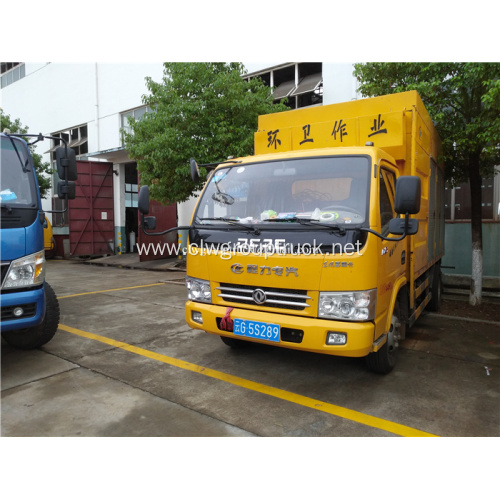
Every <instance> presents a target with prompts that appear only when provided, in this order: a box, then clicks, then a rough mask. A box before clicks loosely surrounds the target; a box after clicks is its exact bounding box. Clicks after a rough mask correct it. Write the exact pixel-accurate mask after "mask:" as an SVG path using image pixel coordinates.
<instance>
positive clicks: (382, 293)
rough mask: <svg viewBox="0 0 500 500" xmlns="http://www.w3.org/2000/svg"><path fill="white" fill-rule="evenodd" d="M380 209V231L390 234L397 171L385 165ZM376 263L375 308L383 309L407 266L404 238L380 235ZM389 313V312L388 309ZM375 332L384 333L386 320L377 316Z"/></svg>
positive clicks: (380, 176)
mask: <svg viewBox="0 0 500 500" xmlns="http://www.w3.org/2000/svg"><path fill="white" fill-rule="evenodd" d="M378 181H379V210H380V226H381V227H380V232H381V234H382V235H383V236H388V235H389V222H390V220H391V219H393V218H394V217H396V213H395V211H394V194H395V192H396V174H395V171H394V170H393V169H392V168H391V167H389V166H388V165H387V166H386V165H382V166H381V168H380V171H379V179H378ZM377 239H378V245H379V266H378V296H377V311H386V310H387V309H389V308H390V305H391V297H392V295H393V291H394V283H395V281H396V280H397V278H398V277H399V276H401V274H402V273H404V269H405V268H406V258H407V252H406V251H405V250H406V239H405V240H403V241H384V240H381V239H379V238H377ZM388 313H389V314H390V313H391V311H388ZM380 319H381V320H382V321H381V324H379V325H377V331H378V330H379V329H380V331H378V332H377V333H379V334H382V333H384V331H383V330H384V326H385V319H382V318H380Z"/></svg>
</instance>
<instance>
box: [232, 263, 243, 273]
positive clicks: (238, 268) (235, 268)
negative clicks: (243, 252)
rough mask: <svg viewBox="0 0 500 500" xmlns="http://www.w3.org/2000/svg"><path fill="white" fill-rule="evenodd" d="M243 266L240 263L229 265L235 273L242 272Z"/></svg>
mask: <svg viewBox="0 0 500 500" xmlns="http://www.w3.org/2000/svg"><path fill="white" fill-rule="evenodd" d="M243 269H244V268H243V266H242V265H241V264H233V265H232V266H231V271H233V273H236V274H241V273H242V272H243Z"/></svg>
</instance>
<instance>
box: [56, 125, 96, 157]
mask: <svg viewBox="0 0 500 500" xmlns="http://www.w3.org/2000/svg"><path fill="white" fill-rule="evenodd" d="M50 135H51V136H53V137H59V138H61V139H64V140H65V141H66V143H67V145H68V147H70V148H72V149H74V150H75V155H76V156H82V155H85V154H87V153H88V152H89V146H88V127H87V125H80V126H78V127H74V128H71V129H68V130H62V131H59V132H54V133H52V134H50ZM59 146H64V142H63V141H62V140H60V139H52V147H51V148H50V149H49V151H47V153H50V161H51V163H54V162H55V161H56V149H57V148H58V147H59Z"/></svg>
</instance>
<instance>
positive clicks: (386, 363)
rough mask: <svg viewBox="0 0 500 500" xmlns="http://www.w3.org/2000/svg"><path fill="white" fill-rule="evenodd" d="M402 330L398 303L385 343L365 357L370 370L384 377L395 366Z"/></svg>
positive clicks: (397, 303) (402, 325)
mask: <svg viewBox="0 0 500 500" xmlns="http://www.w3.org/2000/svg"><path fill="white" fill-rule="evenodd" d="M403 328H404V324H403V322H402V320H401V313H400V307H399V302H396V304H395V305H394V311H393V313H392V319H391V326H390V328H389V332H388V333H387V341H386V343H385V344H384V345H383V346H382V348H381V349H379V350H378V351H377V352H371V353H370V354H368V356H367V357H366V364H367V366H368V368H369V369H370V370H372V371H374V372H376V373H382V374H384V375H385V374H387V373H389V372H391V371H392V369H393V368H394V367H395V366H396V361H397V354H398V350H399V341H400V339H401V338H403V335H402V333H403Z"/></svg>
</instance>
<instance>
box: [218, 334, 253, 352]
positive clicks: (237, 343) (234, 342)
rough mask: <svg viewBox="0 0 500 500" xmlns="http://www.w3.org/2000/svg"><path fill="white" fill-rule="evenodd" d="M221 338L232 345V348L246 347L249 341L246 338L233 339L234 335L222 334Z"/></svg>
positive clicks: (228, 344)
mask: <svg viewBox="0 0 500 500" xmlns="http://www.w3.org/2000/svg"><path fill="white" fill-rule="evenodd" d="M220 339H221V340H222V342H224V344H226V345H227V346H229V347H231V349H244V348H245V347H247V346H248V342H245V341H244V340H240V339H233V338H232V337H224V336H223V335H221V336H220Z"/></svg>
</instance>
